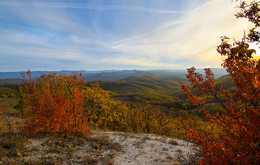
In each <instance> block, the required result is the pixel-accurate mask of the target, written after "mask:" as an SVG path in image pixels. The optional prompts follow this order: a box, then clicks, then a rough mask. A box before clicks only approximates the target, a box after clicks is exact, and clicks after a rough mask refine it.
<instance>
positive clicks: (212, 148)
mask: <svg viewBox="0 0 260 165" xmlns="http://www.w3.org/2000/svg"><path fill="white" fill-rule="evenodd" d="M240 8H241V12H240V13H238V14H237V15H236V16H237V17H245V18H248V19H249V21H250V22H253V23H254V24H255V28H254V29H251V31H250V34H249V35H248V36H247V41H246V37H244V39H243V40H242V41H239V42H238V41H237V42H234V43H233V44H230V43H229V42H228V39H229V38H227V37H222V44H221V45H219V46H218V48H217V51H218V52H219V53H220V54H221V56H224V57H226V58H225V60H224V62H223V64H222V66H223V67H224V68H225V69H226V70H227V72H228V73H229V76H230V78H231V79H233V80H234V83H235V85H236V91H235V93H230V92H229V91H227V90H225V89H223V88H221V87H220V90H217V89H216V87H215V80H214V75H213V73H212V72H211V70H210V69H205V74H206V76H205V77H203V76H202V75H201V74H199V73H196V72H195V68H194V67H192V68H190V69H188V75H187V78H188V79H189V81H190V82H191V85H192V87H194V88H197V89H199V90H200V92H201V94H202V96H201V97H198V96H196V95H193V94H192V92H191V91H190V88H189V87H188V86H186V85H184V84H181V85H182V88H183V90H184V92H185V94H186V96H187V97H188V98H189V100H190V102H191V103H193V104H194V105H200V104H204V103H205V102H207V101H210V100H214V101H218V102H219V103H220V104H221V105H222V107H223V108H224V110H225V112H224V114H222V115H214V114H211V113H210V112H205V115H206V118H207V119H208V120H209V121H210V122H211V123H213V124H215V125H216V126H217V127H218V129H219V130H221V132H220V133H218V134H211V135H209V136H205V135H203V134H202V133H201V132H200V131H198V130H197V129H196V128H190V127H189V126H188V125H187V124H185V125H186V128H187V134H188V135H189V137H190V138H191V140H192V141H194V142H196V143H198V144H200V145H201V146H202V148H203V153H202V159H201V160H198V163H199V164H259V163H260V148H259V144H260V110H259V109H260V60H259V61H256V60H254V58H253V54H254V53H255V50H253V49H250V48H249V44H248V43H247V42H257V43H258V44H259V32H257V31H256V32H255V29H257V28H259V11H260V9H259V2H255V1H253V2H252V3H250V4H247V3H246V2H244V1H241V5H240ZM252 32H254V33H252Z"/></svg>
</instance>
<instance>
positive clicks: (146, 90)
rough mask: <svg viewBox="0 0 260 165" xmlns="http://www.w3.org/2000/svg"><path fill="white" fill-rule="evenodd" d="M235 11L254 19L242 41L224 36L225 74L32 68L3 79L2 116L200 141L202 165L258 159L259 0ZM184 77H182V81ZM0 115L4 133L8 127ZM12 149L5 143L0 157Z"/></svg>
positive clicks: (31, 126) (66, 129)
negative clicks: (97, 73)
mask: <svg viewBox="0 0 260 165" xmlns="http://www.w3.org/2000/svg"><path fill="white" fill-rule="evenodd" d="M240 8H241V12H240V13H238V14H237V15H236V16H237V17H245V18H247V19H248V20H249V21H250V22H252V23H253V24H254V25H255V28H254V29H252V30H251V31H250V34H249V35H248V36H245V37H244V38H243V39H242V40H241V41H236V42H235V43H229V42H230V41H229V40H228V38H227V37H223V38H222V44H221V45H219V46H218V49H217V51H218V52H219V53H220V55H222V56H224V57H225V60H224V61H223V64H222V66H223V67H224V68H225V69H226V70H227V72H228V74H229V75H227V76H223V77H221V78H218V79H216V80H215V79H214V74H213V73H212V71H211V70H210V69H205V74H203V75H202V74H200V73H198V72H196V69H195V68H194V67H192V68H189V69H188V73H187V79H184V78H183V77H163V76H130V77H127V78H125V79H121V80H117V81H100V82H96V81H95V82H94V81H93V82H85V81H83V78H82V75H81V74H79V73H73V74H64V73H59V74H58V73H49V74H42V75H41V76H40V77H39V78H37V80H35V79H32V78H31V72H30V70H28V71H27V72H26V74H23V80H24V83H23V84H22V85H20V84H10V83H2V84H1V86H0V103H1V109H0V112H1V114H4V112H5V111H8V109H10V108H11V109H12V108H14V109H13V111H12V115H14V116H20V117H23V118H25V119H26V120H25V121H24V123H22V124H21V123H20V125H19V128H17V129H20V130H22V132H24V133H25V134H26V135H27V136H30V135H32V134H51V135H53V134H54V135H55V134H59V135H61V136H63V137H68V136H71V135H79V134H81V135H87V134H88V133H89V132H90V131H91V130H98V129H108V130H115V131H124V132H135V133H153V134H158V135H165V136H168V137H176V138H182V139H187V140H190V141H193V142H195V143H197V144H199V145H201V147H202V151H203V153H202V158H201V159H199V160H198V161H197V163H198V164H259V160H260V149H259V139H260V138H259V136H260V119H259V106H260V100H259V98H260V76H259V75H260V61H259V60H258V61H257V60H255V59H254V58H253V56H252V55H253V54H254V53H255V50H252V49H250V48H249V45H248V43H250V42H258V43H259V30H258V31H257V28H259V26H260V24H259V2H254V1H253V2H252V3H250V4H247V3H246V2H243V1H242V2H241V6H240ZM180 82H181V83H180ZM11 129H15V128H11V126H10V123H9V124H8V123H5V122H4V121H3V120H1V123H0V131H1V133H5V132H8V131H10V130H11ZM7 153H8V148H6V147H5V146H4V145H2V144H0V156H4V155H6V154H7Z"/></svg>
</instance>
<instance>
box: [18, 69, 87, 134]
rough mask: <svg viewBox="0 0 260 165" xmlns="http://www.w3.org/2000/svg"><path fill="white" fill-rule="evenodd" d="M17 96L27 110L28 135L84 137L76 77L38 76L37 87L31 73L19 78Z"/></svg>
mask: <svg viewBox="0 0 260 165" xmlns="http://www.w3.org/2000/svg"><path fill="white" fill-rule="evenodd" d="M23 78H24V81H25V82H24V85H23V87H20V93H21V95H22V98H23V101H24V103H25V105H26V106H28V111H29V112H28V115H29V120H28V122H27V125H28V127H27V128H28V131H29V132H32V133H42V132H48V133H61V134H63V135H65V136H68V135H71V134H73V133H76V132H81V133H84V134H86V133H88V132H89V129H88V128H87V121H88V119H87V114H86V113H87V112H85V111H84V104H85V103H84V95H83V92H84V83H83V80H82V78H81V75H79V74H76V73H74V74H72V75H66V74H60V75H58V74H57V73H50V74H42V75H41V76H40V78H38V79H37V81H36V82H37V83H36V82H35V81H33V80H32V78H31V72H30V71H29V70H28V71H27V74H26V75H25V74H24V75H23Z"/></svg>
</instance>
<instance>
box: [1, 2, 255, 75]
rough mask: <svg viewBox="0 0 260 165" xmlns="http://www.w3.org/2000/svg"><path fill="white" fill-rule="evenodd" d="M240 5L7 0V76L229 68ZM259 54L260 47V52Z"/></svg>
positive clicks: (241, 22) (244, 25) (239, 31)
mask: <svg viewBox="0 0 260 165" xmlns="http://www.w3.org/2000/svg"><path fill="white" fill-rule="evenodd" d="M237 5H238V3H236V2H235V1H233V2H232V0H74V1H73V0H0V50H1V51H0V59H1V60H0V71H25V70H27V69H30V70H32V71H36V70H45V71H54V70H55V71H59V70H115V69H116V70H128V69H130V70H131V69H142V70H148V69H183V68H188V67H191V66H195V67H198V68H205V67H211V68H213V67H221V63H222V60H223V59H222V58H221V56H220V55H219V54H218V53H217V52H216V48H217V45H219V44H220V43H221V41H220V37H221V36H228V37H230V38H231V39H232V40H231V41H234V40H240V39H241V38H242V36H243V32H244V30H245V31H247V30H248V29H249V28H250V27H251V26H252V25H251V24H250V23H248V22H247V20H246V19H236V18H235V16H234V14H235V13H236V11H238V9H237V8H235V7H236V6H237ZM256 48H257V47H256Z"/></svg>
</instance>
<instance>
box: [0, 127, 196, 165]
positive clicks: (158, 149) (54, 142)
mask: <svg viewBox="0 0 260 165" xmlns="http://www.w3.org/2000/svg"><path fill="white" fill-rule="evenodd" d="M18 140H19V139H18ZM11 155H12V156H11V157H4V158H3V159H2V160H1V159H0V164H55V165H56V164H58V165H59V164H64V165H67V164H73V165H74V164H75V165H84V164H92V165H94V164H98V165H111V164H114V165H175V164H194V162H195V160H196V159H198V158H199V155H200V149H199V147H198V146H197V145H194V144H193V143H190V142H188V141H185V140H180V139H172V138H168V137H163V136H158V135H153V134H132V133H123V132H112V131H92V133H91V134H90V135H89V136H87V137H76V136H72V137H67V138H63V137H59V136H48V135H45V136H40V135H39V136H35V137H30V138H28V139H25V147H24V150H23V151H22V152H21V153H13V154H11Z"/></svg>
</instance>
